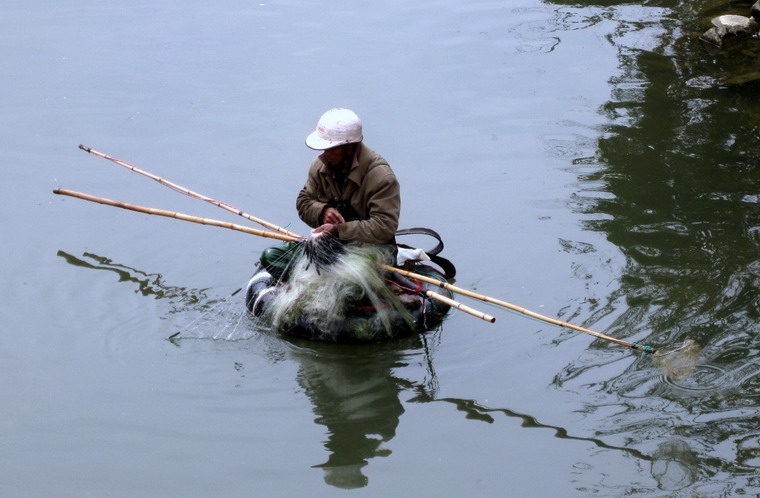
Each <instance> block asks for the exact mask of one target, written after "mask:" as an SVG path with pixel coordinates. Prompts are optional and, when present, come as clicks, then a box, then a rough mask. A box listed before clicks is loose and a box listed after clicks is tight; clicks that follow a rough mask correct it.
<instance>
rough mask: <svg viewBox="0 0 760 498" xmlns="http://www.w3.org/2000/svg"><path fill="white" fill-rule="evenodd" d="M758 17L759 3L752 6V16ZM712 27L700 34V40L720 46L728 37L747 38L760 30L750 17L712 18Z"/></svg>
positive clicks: (759, 14)
mask: <svg viewBox="0 0 760 498" xmlns="http://www.w3.org/2000/svg"><path fill="white" fill-rule="evenodd" d="M756 14H757V15H758V16H760V1H759V2H756V3H755V5H753V6H752V15H753V17H754V16H755V15H756ZM711 23H712V25H713V27H712V28H710V29H709V30H707V31H706V32H705V33H704V34H702V37H701V38H702V39H703V40H705V41H708V42H710V43H712V44H714V45H717V46H719V47H720V46H722V45H723V40H724V39H725V38H728V37H730V36H748V35H752V34H754V33H757V32H758V30H760V24H758V22H757V21H756V20H755V19H753V18H752V17H744V16H737V15H730V14H727V15H724V16H718V17H715V18H713V20H712V21H711Z"/></svg>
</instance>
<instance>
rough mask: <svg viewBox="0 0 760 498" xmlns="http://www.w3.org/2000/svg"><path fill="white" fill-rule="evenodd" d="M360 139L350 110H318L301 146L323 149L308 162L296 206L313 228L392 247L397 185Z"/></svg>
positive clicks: (397, 207)
mask: <svg viewBox="0 0 760 498" xmlns="http://www.w3.org/2000/svg"><path fill="white" fill-rule="evenodd" d="M362 140H363V135H362V122H361V120H360V119H359V116H357V115H356V114H355V113H354V112H353V111H350V110H348V109H330V110H329V111H327V112H326V113H324V114H323V115H322V117H321V118H320V119H319V122H318V123H317V129H316V130H314V131H313V132H312V133H310V134H309V135H308V136H307V137H306V145H307V147H309V148H311V149H314V150H319V151H323V152H322V153H321V154H320V155H319V156H317V157H316V158H315V159H314V161H313V162H312V163H311V167H310V168H309V174H308V177H307V180H306V184H305V185H304V187H303V189H301V191H300V192H299V194H298V198H297V200H296V209H297V210H298V215H299V216H300V217H301V219H302V220H303V221H304V223H306V224H307V225H309V226H311V227H312V228H314V230H313V233H322V232H327V233H329V234H331V235H334V236H335V237H338V238H339V239H340V240H342V241H345V242H353V241H356V242H366V243H371V244H392V245H394V246H395V238H394V236H395V234H396V230H397V229H398V219H399V214H400V211H401V194H400V188H399V184H398V181H397V180H396V176H395V175H394V174H393V170H391V167H390V166H389V165H388V163H387V162H386V161H385V159H383V158H382V157H381V156H380V155H379V154H377V153H375V152H373V151H372V150H371V149H370V148H369V147H367V146H366V145H364V143H363V142H362Z"/></svg>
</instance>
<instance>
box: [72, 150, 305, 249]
mask: <svg viewBox="0 0 760 498" xmlns="http://www.w3.org/2000/svg"><path fill="white" fill-rule="evenodd" d="M79 148H80V149H82V150H83V151H85V152H88V153H90V154H92V155H95V156H98V157H102V158H103V159H108V160H109V161H111V162H114V163H116V164H118V165H119V166H124V167H125V168H127V169H129V170H132V171H134V172H135V173H139V174H141V175H143V176H147V177H148V178H150V179H152V180H155V181H157V182H158V183H160V184H161V185H163V186H165V187H169V188H170V189H172V190H174V191H176V192H179V193H181V194H185V195H188V196H190V197H195V198H196V199H200V200H202V201H206V202H208V203H211V204H213V205H215V206H218V207H220V208H222V209H226V210H227V211H229V212H231V213H235V214H237V215H239V216H242V217H243V218H246V219H248V220H250V221H252V222H254V223H258V224H259V225H261V226H264V227H267V228H269V229H270V230H274V231H275V232H280V233H284V234H285V235H289V236H291V237H295V238H302V237H300V236H299V235H297V234H295V233H293V232H291V231H289V230H286V229H285V228H282V227H278V226H277V225H274V224H272V223H269V222H268V221H265V220H262V219H260V218H257V217H255V216H253V215H250V214H248V213H245V212H243V211H241V210H240V209H238V208H236V207H235V206H232V205H230V204H227V203H226V202H222V201H217V200H215V199H212V198H210V197H206V196H205V195H203V194H199V193H198V192H193V191H192V190H190V189H187V188H185V187H183V186H182V185H177V184H176V183H174V182H170V181H169V180H166V179H164V178H161V177H159V176H156V175H154V174H153V173H149V172H147V171H145V170H143V169H140V168H138V167H137V166H134V165H132V164H129V163H128V162H126V161H122V160H121V159H116V158H115V157H111V156H109V155H107V154H103V153H102V152H98V151H96V150H94V149H92V148H90V147H87V146H85V145H80V146H79Z"/></svg>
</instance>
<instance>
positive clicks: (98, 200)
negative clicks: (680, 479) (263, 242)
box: [53, 188, 496, 323]
mask: <svg viewBox="0 0 760 498" xmlns="http://www.w3.org/2000/svg"><path fill="white" fill-rule="evenodd" d="M53 193H54V194H58V195H67V196H69V197H76V198H78V199H82V200H85V201H90V202H96V203H98V204H105V205H107V206H113V207H118V208H121V209H126V210H129V211H137V212H138V213H145V214H152V215H156V216H164V217H167V218H174V219H177V220H182V221H189V222H191V223H199V224H201V225H210V226H215V227H220V228H228V229H230V230H237V231H239V232H244V233H249V234H252V235H258V236H260V237H267V238H270V239H277V240H282V241H284V242H295V241H297V240H303V238H302V237H293V236H290V235H285V234H282V233H276V232H267V231H265V230H258V229H256V228H250V227H246V226H243V225H238V224H236V223H229V222H226V221H219V220H213V219H210V218H200V217H198V216H191V215H189V214H182V213H177V212H175V211H167V210H164V209H156V208H150V207H144V206H138V205H136V204H129V203H126V202H120V201H113V200H111V199H106V198H103V197H96V196H94V195H89V194H83V193H82V192H76V191H73V190H67V189H62V188H57V189H55V190H53ZM425 295H426V296H428V297H430V298H432V299H437V300H438V301H441V302H443V303H445V304H448V305H449V306H452V307H454V308H456V309H458V310H461V311H463V312H465V313H467V314H470V315H472V316H474V317H476V318H480V319H481V320H485V321H487V322H490V323H493V322H495V321H496V318H494V317H492V316H491V315H487V314H486V313H482V312H480V311H478V310H476V309H474V308H471V307H469V306H467V305H465V304H462V303H460V302H457V301H454V300H453V299H450V298H448V297H446V296H443V295H441V294H438V293H437V292H433V291H426V293H425Z"/></svg>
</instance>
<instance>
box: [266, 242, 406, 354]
mask: <svg viewBox="0 0 760 498" xmlns="http://www.w3.org/2000/svg"><path fill="white" fill-rule="evenodd" d="M323 243H324V245H323ZM381 263H385V264H388V263H392V255H391V253H390V252H389V251H388V250H387V248H383V247H381V246H373V245H358V244H357V245H353V244H348V245H341V247H339V248H336V247H334V240H332V239H331V238H325V237H318V238H314V239H312V240H310V241H308V242H306V243H305V246H304V251H303V252H301V253H300V254H297V255H296V256H295V257H294V260H293V261H292V262H291V268H290V271H289V273H288V277H287V281H286V282H284V283H282V284H281V285H280V290H279V291H278V292H277V293H276V295H275V296H274V297H273V298H272V301H271V303H270V304H269V306H268V307H267V310H266V312H265V315H264V317H263V318H264V319H265V320H266V321H267V322H269V323H270V324H271V325H272V327H273V328H275V329H277V330H289V329H292V328H294V327H300V328H305V329H309V330H312V331H314V332H318V333H319V335H321V336H322V338H323V339H327V340H331V339H334V338H335V337H336V336H337V334H339V333H341V332H345V331H350V333H352V334H353V335H354V336H355V337H356V338H358V339H361V338H368V337H371V336H376V335H377V334H378V331H380V332H383V331H384V332H385V333H386V334H388V335H389V336H390V335H392V332H393V329H394V327H396V326H398V323H399V319H401V320H403V321H405V322H406V323H407V324H410V323H411V321H412V320H413V318H412V315H411V314H410V313H409V312H408V311H407V310H406V308H405V306H404V304H403V302H402V301H401V299H400V298H399V296H398V295H397V294H396V293H395V292H394V291H393V290H392V289H391V288H390V287H389V286H388V285H387V283H386V281H385V279H384V277H383V274H382V273H381V270H380V268H379V265H380V264H381Z"/></svg>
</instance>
